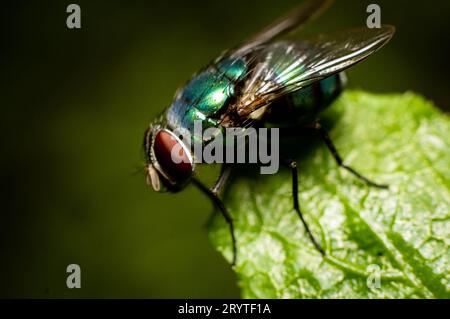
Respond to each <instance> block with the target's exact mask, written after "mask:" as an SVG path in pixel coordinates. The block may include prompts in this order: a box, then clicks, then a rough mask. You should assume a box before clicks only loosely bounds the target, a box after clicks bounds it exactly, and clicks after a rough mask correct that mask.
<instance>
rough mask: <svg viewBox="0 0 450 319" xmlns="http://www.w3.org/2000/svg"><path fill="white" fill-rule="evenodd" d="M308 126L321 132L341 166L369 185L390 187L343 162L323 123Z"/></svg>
mask: <svg viewBox="0 0 450 319" xmlns="http://www.w3.org/2000/svg"><path fill="white" fill-rule="evenodd" d="M308 127H310V128H312V129H314V130H316V131H317V132H318V133H319V135H320V137H321V138H322V140H323V141H324V143H325V145H326V146H327V148H328V150H329V151H330V152H331V155H333V157H334V159H335V160H336V163H337V164H338V165H339V166H340V167H342V168H344V169H346V170H347V171H349V172H350V173H352V174H353V175H354V176H356V177H357V178H359V179H360V180H362V181H363V182H364V183H366V184H367V185H369V186H373V187H378V188H383V189H388V188H389V185H385V184H378V183H375V182H373V181H371V180H370V179H368V178H367V177H365V176H364V175H362V174H360V173H358V172H357V171H356V170H355V169H353V168H352V167H350V166H348V165H345V164H344V163H343V161H342V158H341V156H340V155H339V153H338V151H337V149H336V147H335V146H334V144H333V141H331V139H330V136H329V135H328V132H327V131H326V130H325V129H324V128H323V127H322V125H321V124H320V123H319V122H318V121H316V122H314V123H313V124H312V125H311V126H308Z"/></svg>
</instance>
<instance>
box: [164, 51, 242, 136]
mask: <svg viewBox="0 0 450 319" xmlns="http://www.w3.org/2000/svg"><path fill="white" fill-rule="evenodd" d="M246 72H247V65H246V62H245V61H244V60H243V59H240V58H236V59H235V58H226V59H221V60H219V61H217V62H216V63H214V64H213V65H211V66H209V67H207V68H206V69H204V70H203V71H201V72H199V73H198V74H196V75H195V76H194V77H193V78H192V79H191V80H190V81H189V82H188V83H187V84H186V85H185V86H184V87H183V88H181V89H180V90H179V91H178V93H177V94H176V96H175V98H174V101H173V102H172V105H171V106H170V107H169V108H168V110H167V112H166V120H167V123H168V125H169V127H172V128H184V129H187V130H189V131H192V132H193V131H194V123H195V121H201V122H202V125H203V127H204V128H208V127H218V126H220V123H221V122H220V116H221V115H223V112H224V111H225V110H226V109H227V106H228V105H229V104H230V103H231V102H232V101H233V100H234V99H235V97H236V94H237V86H238V85H239V83H240V81H241V80H242V78H243V77H244V76H245V73H246Z"/></svg>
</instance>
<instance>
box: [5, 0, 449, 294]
mask: <svg viewBox="0 0 450 319" xmlns="http://www.w3.org/2000/svg"><path fill="white" fill-rule="evenodd" d="M74 2H75V3H78V4H79V5H80V6H81V10H82V29H81V30H69V29H67V28H66V17H67V14H66V6H67V5H68V4H69V3H71V1H54V2H50V1H22V2H21V1H11V3H9V4H7V3H2V10H1V15H2V17H1V23H2V29H1V32H2V42H1V52H0V57H1V79H0V80H1V83H0V84H1V96H0V105H1V111H2V113H1V128H2V132H1V135H0V139H1V145H2V149H1V150H2V153H1V154H2V156H1V169H0V171H1V178H0V185H1V194H2V199H1V200H2V203H1V207H2V208H1V214H0V218H1V219H0V263H1V269H0V270H1V272H0V296H1V297H81V296H82V297H181V298H184V297H238V296H239V290H238V288H237V285H236V278H234V275H233V273H232V271H231V269H230V267H229V265H228V264H227V263H226V262H225V260H224V259H223V258H222V257H221V256H220V255H219V254H218V253H217V252H215V251H214V249H213V247H212V246H211V245H210V243H209V240H208V236H207V232H206V229H205V227H204V224H205V221H206V219H207V217H208V215H209V214H210V212H211V211H212V206H211V204H210V203H209V202H208V200H207V199H205V198H204V197H203V196H202V195H201V194H199V193H198V192H197V191H196V190H195V189H193V188H191V187H189V188H188V189H187V190H186V191H184V192H183V193H181V194H177V195H171V194H163V195H161V194H155V193H153V192H152V191H151V190H150V189H148V188H147V187H146V186H145V183H144V179H143V177H142V176H141V175H140V174H133V172H134V171H136V170H137V169H139V168H141V167H142V160H143V159H142V157H141V152H140V146H141V140H142V134H143V131H144V129H145V127H146V126H147V125H148V122H149V121H150V120H151V119H152V118H153V117H154V116H155V115H156V114H157V113H159V112H160V111H161V110H162V108H164V107H165V106H166V105H168V103H170V100H171V98H172V96H173V94H174V92H175V90H176V88H177V87H178V86H179V85H180V84H182V83H183V82H184V81H185V80H186V79H187V78H188V77H189V76H190V74H191V73H193V72H194V71H196V70H197V69H198V68H200V67H201V66H203V65H204V64H205V63H207V62H208V61H209V60H210V59H212V58H214V57H215V56H216V55H217V54H218V53H219V52H220V51H221V50H223V49H226V48H227V47H229V46H232V45H235V44H236V43H237V42H239V41H241V40H243V39H244V38H246V37H248V36H249V35H251V34H252V33H253V32H255V31H257V30H258V29H259V28H261V27H262V26H264V25H265V24H266V23H268V22H270V21H271V20H272V19H273V18H275V17H277V16H278V15H280V14H282V13H284V12H285V11H287V10H289V9H290V8H291V7H293V6H295V5H296V4H297V3H299V1H294V0H277V1H274V0H272V1H269V0H259V1H241V0H232V1H210V2H209V3H206V2H203V1H201V2H200V1H186V0H179V1H178V0H177V1H174V0H172V1H159V2H157V3H156V2H153V1H92V0H91V1H74ZM371 2H373V1H338V3H337V4H335V5H334V6H333V7H332V8H331V9H330V10H329V11H328V12H327V13H326V14H325V15H324V16H323V17H321V18H320V19H319V20H318V21H316V22H315V23H314V24H312V25H311V26H310V27H309V28H308V29H307V32H308V33H310V32H316V31H333V30H336V29H339V28H345V27H352V26H362V25H364V24H365V20H366V17H367V14H366V12H365V8H366V6H367V5H368V4H369V3H371ZM376 3H378V4H380V5H381V7H382V21H383V23H390V24H394V25H396V26H397V34H396V35H395V37H394V39H393V41H392V42H391V43H390V44H389V45H388V46H387V47H385V48H384V49H383V50H382V51H380V52H379V53H377V54H376V55H375V56H373V57H371V58H370V59H368V60H367V61H365V62H364V63H362V64H360V65H358V66H357V67H355V68H353V69H352V70H351V71H350V72H348V75H349V78H350V87H359V88H363V89H366V90H369V91H374V92H403V91H405V90H414V91H416V92H419V93H421V94H423V95H425V96H426V97H428V98H430V99H432V100H433V101H435V103H436V104H438V105H439V106H440V107H442V108H444V109H446V110H448V109H450V93H449V90H448V88H449V86H448V83H449V81H448V73H447V71H448V67H447V58H448V56H449V50H448V42H449V35H450V32H449V31H450V24H449V22H448V21H449V17H450V15H449V10H450V3H449V2H448V1H428V2H420V1H418V2H411V1H376ZM415 3H417V4H415ZM399 120H401V119H399ZM386 138H389V137H388V136H387V137H386ZM70 263H76V264H79V265H80V266H81V269H82V288H81V289H73V290H69V289H67V288H66V285H65V280H66V273H65V269H66V266H67V265H68V264H70Z"/></svg>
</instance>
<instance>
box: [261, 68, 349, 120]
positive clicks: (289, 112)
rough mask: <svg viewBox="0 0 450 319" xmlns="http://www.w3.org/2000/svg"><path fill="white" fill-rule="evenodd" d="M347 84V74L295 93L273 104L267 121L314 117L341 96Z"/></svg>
mask: <svg viewBox="0 0 450 319" xmlns="http://www.w3.org/2000/svg"><path fill="white" fill-rule="evenodd" d="M345 82H346V81H345V74H344V73H339V74H335V75H332V76H329V77H327V78H325V79H323V80H320V81H317V82H314V83H312V84H311V85H308V86H306V87H304V88H301V89H300V90H297V91H294V92H293V93H290V94H288V95H286V96H284V97H282V98H280V99H279V100H277V101H275V102H274V103H273V104H272V106H271V108H270V113H269V114H268V115H267V117H266V120H267V121H269V122H274V123H284V122H298V121H301V120H303V119H307V118H310V117H314V116H315V115H317V114H318V113H319V112H321V111H323V110H324V109H325V108H327V107H328V106H329V105H330V104H331V103H332V102H333V101H334V100H335V99H336V98H337V97H338V96H339V95H340V93H341V92H342V88H343V86H344V85H345Z"/></svg>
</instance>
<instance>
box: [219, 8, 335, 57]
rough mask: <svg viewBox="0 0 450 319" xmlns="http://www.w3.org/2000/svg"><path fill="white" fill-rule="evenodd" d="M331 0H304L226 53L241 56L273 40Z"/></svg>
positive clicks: (322, 9)
mask: <svg viewBox="0 0 450 319" xmlns="http://www.w3.org/2000/svg"><path fill="white" fill-rule="evenodd" d="M332 2H333V0H305V1H303V2H302V3H301V4H300V5H299V6H298V7H296V8H295V9H294V10H292V11H291V12H289V13H288V14H287V15H285V16H283V17H281V18H279V19H277V20H276V21H275V22H273V23H272V24H270V25H269V26H267V27H266V28H264V29H263V30H261V31H260V32H258V33H257V34H255V35H253V36H252V37H251V38H249V39H248V40H247V41H245V42H244V43H242V44H241V45H239V46H238V47H237V48H234V49H232V50H230V51H229V52H228V53H227V55H230V56H232V57H234V56H243V55H245V54H247V53H249V52H251V51H252V50H253V49H255V48H257V47H259V46H261V45H263V44H265V43H268V42H270V41H273V40H274V39H276V38H279V37H281V36H282V35H285V34H287V33H288V32H290V31H292V30H294V29H296V28H298V27H299V26H300V25H302V24H304V23H306V22H307V21H309V20H312V19H314V18H316V17H318V16H319V15H320V14H321V13H322V12H323V11H325V10H326V9H327V8H328V7H329V6H330V5H331V3H332Z"/></svg>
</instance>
